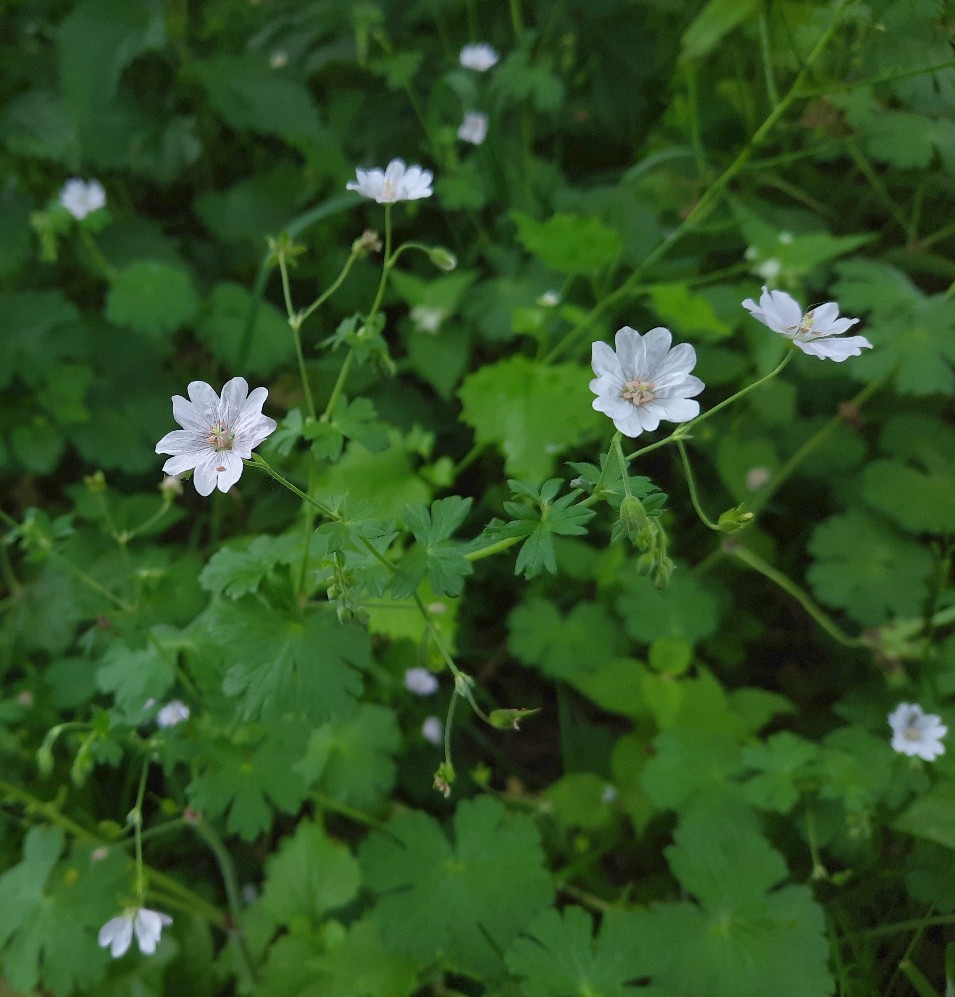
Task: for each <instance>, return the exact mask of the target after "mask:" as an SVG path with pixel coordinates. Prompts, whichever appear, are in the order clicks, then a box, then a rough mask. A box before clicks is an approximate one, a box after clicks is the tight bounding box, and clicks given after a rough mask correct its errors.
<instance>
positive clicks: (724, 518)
mask: <svg viewBox="0 0 955 997" xmlns="http://www.w3.org/2000/svg"><path fill="white" fill-rule="evenodd" d="M754 518H755V516H754V515H753V513H751V512H747V511H746V508H745V506H742V505H738V506H736V508H735V509H727V510H726V512H723V513H721V514H720V518H719V520H718V521H717V523H716V526H717V529H719V530H720V532H721V533H735V532H736V531H737V530H742V529H743V528H744V527H746V526H749V524H750V523H751V522H752V521H753V519H754Z"/></svg>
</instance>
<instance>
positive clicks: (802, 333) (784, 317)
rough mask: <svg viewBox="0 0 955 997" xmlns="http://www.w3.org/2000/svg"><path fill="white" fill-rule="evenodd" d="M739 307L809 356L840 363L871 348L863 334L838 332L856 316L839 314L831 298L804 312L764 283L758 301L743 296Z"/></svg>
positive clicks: (794, 302) (842, 330) (849, 325)
mask: <svg viewBox="0 0 955 997" xmlns="http://www.w3.org/2000/svg"><path fill="white" fill-rule="evenodd" d="M743 307H744V308H745V309H746V310H747V311H748V312H749V313H750V314H751V315H752V316H753V318H755V319H758V320H759V321H760V322H762V323H763V325H767V326H769V328H770V329H772V330H773V332H778V333H779V334H780V335H781V336H785V337H786V338H787V339H791V340H792V341H793V343H795V345H796V346H798V347H799V349H801V350H802V351H803V353H808V354H809V355H810V356H813V357H822V358H823V359H829V360H835V361H836V363H842V361H843V360H845V359H846V358H847V357H857V356H859V354H860V353H861V352H862V350H863V349H867V350H871V349H872V344H871V343H870V342H869V340H868V339H866V338H865V336H843V335H842V334H843V333H844V332H846V331H847V330H848V329H851V328H852V326H854V325H855V324H856V323H857V322H858V321H859V320H858V319H857V318H839V306H838V305H837V304H836V302H835V301H827V302H826V303H825V304H824V305H817V306H816V307H815V308H810V309H809V311H808V312H806V313H805V315H804V314H803V312H802V309H801V308H800V307H799V304H798V302H797V301H796V299H795V298H794V297H792V295H790V294H787V293H786V292H785V291H769V290H767V289H766V287H765V286H764V287H763V293H762V294H761V295H760V298H759V304H758V305H757V304H756V302H755V301H753V299H752V298H747V299H746V300H745V301H744V302H743Z"/></svg>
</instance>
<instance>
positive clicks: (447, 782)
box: [434, 762, 454, 799]
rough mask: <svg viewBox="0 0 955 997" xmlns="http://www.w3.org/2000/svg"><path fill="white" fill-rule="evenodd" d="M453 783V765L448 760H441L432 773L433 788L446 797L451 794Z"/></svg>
mask: <svg viewBox="0 0 955 997" xmlns="http://www.w3.org/2000/svg"><path fill="white" fill-rule="evenodd" d="M453 784H454V766H453V765H452V764H451V763H450V762H442V763H441V764H440V765H439V766H438V771H437V772H435V774H434V788H435V789H436V790H437V791H438V792H439V793H440V794H441V795H442V796H443V797H444V798H445V799H447V798H448V797H449V796H450V795H451V786H452V785H453Z"/></svg>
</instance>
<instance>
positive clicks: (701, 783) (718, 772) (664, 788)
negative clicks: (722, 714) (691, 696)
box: [640, 719, 739, 809]
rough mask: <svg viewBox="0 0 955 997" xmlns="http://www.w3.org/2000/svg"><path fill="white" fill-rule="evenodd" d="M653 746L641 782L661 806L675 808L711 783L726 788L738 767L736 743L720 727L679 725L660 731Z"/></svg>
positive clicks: (711, 785) (705, 789) (708, 786)
mask: <svg viewBox="0 0 955 997" xmlns="http://www.w3.org/2000/svg"><path fill="white" fill-rule="evenodd" d="M704 723H705V719H704ZM653 747H654V755H653V758H651V759H650V761H649V762H648V763H647V765H646V768H645V769H644V771H643V777H642V778H641V780H640V784H641V787H642V788H643V790H644V791H645V792H646V794H647V795H648V796H649V797H650V799H651V800H653V802H654V803H655V804H656V805H657V806H658V807H661V808H667V809H678V808H679V807H681V806H682V805H683V804H684V802H685V801H686V800H687V799H689V798H691V797H693V796H695V795H696V794H698V793H706V792H708V791H711V790H712V789H713V787H714V786H719V787H721V788H723V789H724V790H726V791H728V790H729V785H728V782H729V779H730V778H731V777H732V776H733V775H734V774H735V773H736V771H737V769H738V767H739V747H738V746H737V744H736V742H735V740H734V739H733V738H731V737H729V736H727V735H726V734H725V733H724V732H722V731H717V730H706V729H703V730H694V729H692V728H689V727H678V728H674V729H673V730H666V731H664V732H663V733H662V734H659V735H658V736H657V737H656V739H655V740H654V742H653Z"/></svg>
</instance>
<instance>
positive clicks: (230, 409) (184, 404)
mask: <svg viewBox="0 0 955 997" xmlns="http://www.w3.org/2000/svg"><path fill="white" fill-rule="evenodd" d="M188 391H189V397H188V399H187V398H183V397H182V395H173V396H172V414H173V418H174V419H175V420H176V422H178V423H179V425H180V426H182V429H175V430H173V431H172V432H171V433H166V435H165V436H164V437H163V438H162V439H161V440H160V441H159V442H158V443H157V444H156V453H161V454H172V456H171V457H170V458H169V460H167V461H166V463H165V464H163V466H162V469H163V471H165V473H166V474H174V475H179V474H184V473H185V472H186V471H190V470H191V471H193V476H192V481H193V484H194V485H195V486H196V491H197V492H198V493H199V494H200V495H210V494H211V493H212V492H213V491H214V490H215V489H216V488H218V489H219V491H220V492H227V491H228V490H229V489H230V488H231V487H232V486H233V485H234V484H235V483H236V482H237V481H238V480H239V478H240V477H241V475H242V466H243V465H242V461H243V460H249V458H250V457H251V456H252V450H253V449H254V448H255V447H257V446H258V445H259V444H260V443H261V442H262V441H263V440H264V439H265V438H266V437H267V436H269V435H270V434H271V433H274V432H275V420H274V419H270V418H269V417H268V416H267V415H262V406H263V405H264V404H265V399H266V398H268V394H269V393H268V391H267V390H266V389H265V388H256V389H255V390H254V391H253V392H252V393H251V394H250V393H249V385H248V382H247V381H246V379H245V378H244V377H233V378H232V380H231V381H227V382H226V383H225V386H224V387H223V389H222V397H221V398H220V397H219V396H218V395H217V394H216V393H215V391H213V389H212V387H211V386H210V385H208V384H206V382H205V381H192V382H191V383H190V385H189V388H188Z"/></svg>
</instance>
